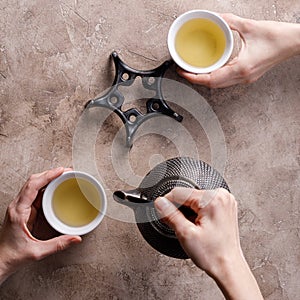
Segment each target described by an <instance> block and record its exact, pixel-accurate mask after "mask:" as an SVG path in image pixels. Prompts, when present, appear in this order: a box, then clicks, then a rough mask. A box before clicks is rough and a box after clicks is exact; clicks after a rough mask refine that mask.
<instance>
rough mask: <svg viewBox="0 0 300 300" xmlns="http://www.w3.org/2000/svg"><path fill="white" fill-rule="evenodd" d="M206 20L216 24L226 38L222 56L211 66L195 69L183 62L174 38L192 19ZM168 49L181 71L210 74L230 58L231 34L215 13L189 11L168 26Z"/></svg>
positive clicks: (225, 23) (223, 21)
mask: <svg viewBox="0 0 300 300" xmlns="http://www.w3.org/2000/svg"><path fill="white" fill-rule="evenodd" d="M199 18H201V19H208V20H210V21H213V22H214V23H216V24H217V25H218V26H219V27H220V28H221V29H222V31H223V32H224V34H225V38H226V46H225V50H224V53H223V55H222V56H221V57H220V59H219V60H218V61H216V62H215V63H214V64H213V65H210V66H208V67H203V68H202V67H195V66H192V65H190V64H188V63H187V62H185V61H184V60H183V59H182V58H181V57H180V56H179V55H178V53H177V51H176V49H175V38H176V35H177V32H178V30H179V28H181V26H182V25H183V24H184V23H186V22H187V21H190V20H192V19H199ZM167 44H168V49H169V52H170V55H171V57H172V58H173V60H174V61H175V63H176V64H177V65H178V66H179V67H181V68H182V69H184V70H186V71H188V72H191V73H196V74H202V73H211V72H213V71H215V70H217V69H219V68H221V67H222V66H223V65H224V64H225V63H226V62H227V61H228V60H229V58H230V56H231V54H232V51H233V34H232V31H231V29H230V27H229V25H228V24H227V22H226V21H225V20H224V19H223V18H222V17H221V16H220V15H218V14H217V13H215V12H212V11H209V10H200V9H195V10H189V11H187V12H185V13H183V14H181V15H180V16H178V17H177V18H176V19H175V20H174V22H173V23H172V25H171V26H170V29H169V32H168V38H167Z"/></svg>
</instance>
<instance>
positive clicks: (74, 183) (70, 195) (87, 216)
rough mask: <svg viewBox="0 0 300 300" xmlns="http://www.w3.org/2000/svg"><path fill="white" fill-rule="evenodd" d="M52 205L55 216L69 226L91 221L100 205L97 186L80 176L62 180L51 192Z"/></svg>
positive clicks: (97, 212) (81, 224)
mask: <svg viewBox="0 0 300 300" xmlns="http://www.w3.org/2000/svg"><path fill="white" fill-rule="evenodd" d="M52 206H53V210H54V213H55V215H56V216H57V218H58V219H59V220H60V221H61V222H63V223H64V224H67V225H69V226H74V227H76V226H83V225H86V224H88V223H90V222H92V221H93V220H94V219H95V218H96V217H97V215H98V214H99V210H100V207H101V199H100V195H99V192H98V190H97V188H96V187H95V186H94V185H93V184H92V183H90V182H88V181H87V180H85V179H82V178H70V179H67V180H65V181H63V182H62V183H61V184H60V185H59V186H58V187H57V188H56V190H55V191H54V193H53V201H52Z"/></svg>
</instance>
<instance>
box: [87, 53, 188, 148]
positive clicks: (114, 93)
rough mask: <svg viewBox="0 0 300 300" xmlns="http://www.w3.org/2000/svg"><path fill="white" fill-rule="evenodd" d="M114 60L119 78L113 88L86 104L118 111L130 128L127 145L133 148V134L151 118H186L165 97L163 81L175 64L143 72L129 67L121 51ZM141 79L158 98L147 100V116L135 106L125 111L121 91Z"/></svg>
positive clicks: (180, 119) (169, 63) (114, 56)
mask: <svg viewBox="0 0 300 300" xmlns="http://www.w3.org/2000/svg"><path fill="white" fill-rule="evenodd" d="M111 55H112V58H113V61H114V64H115V71H116V73H115V78H114V82H113V85H112V87H111V89H110V90H109V91H108V92H107V93H106V94H105V95H104V96H101V97H99V98H96V99H93V100H90V101H89V102H88V103H87V104H86V106H85V107H86V108H87V109H89V108H91V107H105V108H108V109H110V110H112V111H114V112H115V113H116V114H117V115H118V116H119V117H120V118H121V120H122V122H123V123H124V125H125V128H126V144H127V146H131V144H132V139H133V135H134V133H135V132H136V130H137V129H138V127H139V126H140V125H141V124H142V123H143V122H145V121H146V120H147V119H149V118H150V117H155V116H160V115H162V114H163V115H167V116H170V117H172V118H174V119H175V120H176V121H178V122H181V121H182V119H183V117H182V116H181V115H179V114H178V113H176V112H175V111H173V110H172V109H171V108H170V107H169V106H168V104H167V103H166V102H165V100H164V98H163V95H162V88H161V83H162V78H163V76H164V74H165V72H166V70H167V69H168V68H169V66H170V65H171V64H173V61H171V60H168V61H165V62H164V63H163V64H161V65H160V66H159V67H157V68H156V69H153V70H147V71H139V70H136V69H133V68H131V67H129V66H128V65H126V64H125V63H124V62H123V61H122V60H121V59H120V57H119V56H118V54H117V52H113V53H112V54H111ZM138 76H139V77H141V79H142V84H143V87H144V88H145V89H148V90H153V91H155V93H156V94H155V96H154V97H152V98H150V99H147V101H146V103H145V105H146V109H147V113H145V114H143V113H141V112H140V111H139V110H138V109H137V108H135V107H133V108H130V109H128V110H126V111H123V110H122V105H123V103H124V101H125V97H124V95H122V93H121V92H120V90H119V89H118V87H119V86H130V85H132V84H133V82H134V80H135V79H136V77H138Z"/></svg>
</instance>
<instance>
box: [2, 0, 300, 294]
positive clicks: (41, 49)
mask: <svg viewBox="0 0 300 300" xmlns="http://www.w3.org/2000/svg"><path fill="white" fill-rule="evenodd" d="M195 8H202V9H209V10H213V11H217V12H233V13H236V14H238V15H241V16H243V17H250V18H256V19H269V20H278V21H288V22H299V20H300V3H299V1H298V0H286V1H276V0H266V1H264V2H263V3H261V1H257V0H256V1H245V0H243V1H228V0H224V1H219V0H213V1H191V0H188V1H180V0H174V1H167V0H163V1H138V0H132V1H115V0H112V1H108V0H104V1H91V0H87V1H81V0H66V1H57V0H55V1H46V0H42V1H34V0H30V1H15V0H11V1H7V0H3V1H2V2H1V4H0V11H1V18H0V28H1V31H0V101H1V106H0V143H1V151H0V161H1V178H2V180H1V183H0V195H1V197H0V200H1V201H0V207H1V210H0V212H1V213H0V214H1V215H0V222H1V224H2V223H3V220H4V215H5V210H6V207H7V205H8V204H9V203H10V201H11V200H12V199H13V198H14V197H15V195H16V194H17V193H18V191H19V189H20V188H21V186H22V185H23V184H24V182H25V180H26V178H27V177H28V176H29V175H30V174H32V173H37V172H40V171H42V170H45V169H49V168H51V167H54V166H60V165H63V166H72V165H74V163H75V164H77V165H78V166H82V167H83V166H85V167H87V168H88V167H89V163H90V161H88V162H87V161H86V158H87V157H88V156H87V157H86V156H82V157H81V158H80V157H79V158H78V157H77V158H76V161H75V162H74V157H72V154H73V155H74V153H72V150H74V147H75V148H76V145H77V144H76V145H74V142H73V137H74V134H75V133H76V130H78V126H79V125H78V124H79V120H80V117H81V116H82V112H83V110H84V105H85V103H86V102H87V101H88V100H89V99H92V98H94V97H95V96H96V95H98V94H99V93H102V92H103V91H104V90H106V89H107V88H109V87H110V85H111V83H112V80H113V75H114V68H113V64H112V61H111V60H110V59H109V55H110V53H111V52H112V51H113V50H116V51H118V53H119V54H120V56H121V58H122V59H124V60H125V61H126V62H127V63H128V64H129V65H130V66H132V67H135V68H138V69H151V68H154V67H156V66H158V65H160V64H161V63H162V62H163V61H164V60H166V59H168V58H169V54H168V50H167V47H166V37H167V32H168V28H169V26H170V24H171V23H172V21H173V20H174V18H175V17H176V16H178V15H179V14H181V13H183V12H185V11H186V10H190V9H195ZM283 42H284V41H283ZM299 69H300V60H299V58H294V59H291V60H289V61H287V62H285V63H282V64H281V65H279V66H277V67H275V68H274V69H272V70H271V71H270V72H268V73H267V74H266V75H264V76H263V77H262V78H261V79H260V80H258V81H257V82H256V83H253V84H251V85H246V86H235V87H231V88H226V89H219V90H210V89H207V88H204V87H195V86H191V85H190V84H187V83H186V82H185V81H184V80H182V79H180V78H179V77H178V76H177V75H176V73H175V70H174V68H171V69H170V70H169V71H168V72H167V74H166V76H167V77H168V78H170V79H173V80H176V81H178V82H181V83H182V84H184V86H186V87H188V88H189V89H191V88H194V89H195V91H197V92H198V93H199V94H200V95H202V97H204V99H205V100H206V102H207V103H208V104H209V107H211V108H212V111H211V112H210V113H212V112H214V113H215V115H216V117H217V120H218V122H219V123H218V122H217V123H214V124H220V126H221V128H222V132H223V133H224V137H225V144H222V143H223V142H224V141H222V139H221V140H220V145H219V146H220V149H221V148H222V147H223V146H224V145H225V146H226V151H225V154H226V156H222V157H221V159H220V160H221V162H222V161H223V162H224V163H225V172H224V176H225V178H226V180H227V182H228V184H229V186H230V187H231V190H232V192H233V193H234V195H235V196H236V198H237V199H238V202H239V222H240V231H241V240H242V246H243V249H244V252H245V255H246V258H247V260H248V262H249V264H250V266H251V269H252V270H253V272H254V274H255V276H256V278H257V280H258V283H259V285H260V286H261V289H262V292H263V295H264V297H265V299H268V300H271V299H274V300H278V299H297V298H298V297H299V295H300V287H299V284H298V280H299V278H300V271H299V267H300V257H299V251H300V236H299V228H300V221H299V220H300V218H299V199H300V192H299V191H300V189H299V187H300V177H299V164H300V144H299V136H300V126H299V114H300V104H299V98H300V97H299V96H300V89H299V86H300V73H299ZM137 90H138V88H137ZM200 95H199V97H200ZM185 101H186V102H187V103H188V101H189V99H185ZM179 104H180V103H179ZM179 104H178V103H176V104H174V103H173V106H172V107H174V108H176V109H178V111H179V112H180V113H182V114H183V115H184V117H185V119H184V121H183V123H182V126H183V128H185V129H186V130H187V131H188V132H189V134H190V137H192V139H193V140H194V142H195V147H196V148H197V149H198V150H199V157H200V158H201V159H203V160H205V161H207V162H210V163H212V164H215V163H216V164H218V163H219V162H218V161H215V160H214V156H213V151H211V148H210V147H211V146H212V145H213V147H214V151H216V153H217V154H218V153H219V152H218V151H219V150H220V149H218V145H217V144H211V143H214V142H215V141H211V140H210V138H209V136H207V131H206V130H205V129H203V128H205V126H206V124H207V123H202V124H199V123H198V122H197V120H195V118H193V116H192V115H191V111H189V110H188V111H187V110H186V109H184V108H183V107H184V105H183V107H182V105H179ZM182 104H183V103H182ZM161 120H163V119H161ZM206 121H207V120H206ZM164 122H165V123H164ZM164 122H163V121H160V119H158V118H157V119H155V122H153V125H152V127H151V126H150V125H149V128H150V129H151V130H152V129H153V128H155V124H156V125H157V124H159V126H158V127H157V128H158V129H164V130H165V131H164V135H159V134H158V133H157V132H156V131H153V132H152V133H151V130H150V133H149V134H145V135H141V136H139V137H137V139H136V141H135V142H134V145H133V148H132V149H131V151H130V153H128V149H125V148H124V147H123V148H122V141H123V140H122V139H123V138H124V136H123V135H122V133H123V132H122V131H121V132H120V134H119V135H118V133H119V130H120V128H121V125H122V123H121V122H120V120H119V119H118V118H117V117H116V116H115V115H111V116H109V117H108V119H107V120H106V121H105V122H104V123H103V124H100V125H101V126H100V127H101V128H100V130H99V132H98V133H97V134H96V136H95V143H94V146H95V148H92V149H91V150H95V157H94V158H93V157H92V158H93V163H95V165H96V168H97V170H98V172H99V174H100V175H101V180H102V181H103V182H104V184H105V187H106V191H107V196H108V200H109V211H108V216H107V217H106V218H105V219H104V221H103V223H102V224H101V225H100V226H99V227H98V228H97V229H96V230H95V231H94V232H92V233H91V234H88V235H87V236H85V237H84V238H83V243H82V244H80V245H77V246H76V247H73V248H70V249H68V250H67V251H65V252H63V253H59V254H57V255H53V256H51V257H49V258H46V259H44V260H43V261H40V262H38V263H34V264H32V265H30V266H28V267H26V268H24V269H22V270H20V271H19V272H18V273H16V274H14V275H13V276H12V277H11V278H9V279H8V280H7V281H6V282H5V283H4V284H3V286H2V287H1V289H0V298H1V299H28V300H29V299H45V300H48V299H72V300H73V299H222V295H221V293H220V292H219V290H218V288H217V286H216V285H215V283H214V282H213V281H212V280H211V279H210V278H209V277H208V276H206V275H205V274H204V273H203V272H202V271H200V270H199V269H197V268H196V267H195V266H194V265H193V263H192V262H191V261H190V260H176V259H173V258H169V257H166V256H164V255H162V254H160V253H158V252H156V251H155V250H153V249H152V248H151V247H150V246H149V245H148V244H147V243H146V242H145V241H144V240H143V238H142V236H141V234H140V233H139V231H138V229H137V226H136V224H134V223H132V221H133V220H134V219H133V214H132V212H131V211H130V210H129V209H126V208H123V207H120V206H117V205H116V204H115V203H113V201H112V199H111V193H112V191H114V190H115V189H119V188H126V187H132V186H133V184H132V183H136V184H137V183H138V181H139V180H140V179H141V178H142V177H143V176H144V175H145V174H146V173H147V172H148V171H149V170H150V168H152V167H153V166H154V165H156V164H157V163H159V162H160V161H162V160H164V159H166V158H170V157H174V156H176V155H179V154H182V153H181V150H180V149H182V148H180V147H183V148H184V143H182V140H181V139H180V135H178V136H177V138H176V132H177V131H176V130H177V128H178V130H180V128H182V127H180V126H179V125H178V124H176V125H175V124H174V122H173V123H171V122H170V120H167V119H165V121H164ZM160 124H163V127H162V126H161V125H160ZM98 125H99V124H98ZM146 128H147V126H146ZM209 128H211V127H209ZM153 130H154V129H153ZM168 133H169V134H170V136H169V135H168ZM81 137H82V140H83V141H85V140H84V138H86V143H88V142H89V141H88V139H89V135H87V136H85V134H83V135H82V136H81ZM116 137H117V138H116ZM217 142H218V141H217ZM114 143H115V144H114ZM114 145H117V148H118V147H119V150H120V151H121V152H119V153H122V155H123V156H124V157H121V158H120V157H117V158H118V159H120V160H116V161H114V159H116V157H115V152H114V150H113V148H114ZM178 149H179V150H178ZM188 150H189V149H185V150H184V151H188ZM122 151H123V152H122ZM73 152H74V151H73ZM92 153H94V152H93V151H92ZM184 153H185V152H184ZM222 153H223V155H224V152H222ZM88 154H89V153H88ZM122 155H121V156H122ZM122 159H123V160H122ZM124 161H125V162H126V161H128V162H129V166H130V168H131V170H128V172H126V171H127V170H126V169H125V170H124V168H123V167H122V166H123V165H122V162H124ZM116 162H117V163H116ZM118 163H119V164H118ZM221 171H222V170H221ZM126 173H127V175H126ZM99 174H95V175H99ZM132 174H133V175H132Z"/></svg>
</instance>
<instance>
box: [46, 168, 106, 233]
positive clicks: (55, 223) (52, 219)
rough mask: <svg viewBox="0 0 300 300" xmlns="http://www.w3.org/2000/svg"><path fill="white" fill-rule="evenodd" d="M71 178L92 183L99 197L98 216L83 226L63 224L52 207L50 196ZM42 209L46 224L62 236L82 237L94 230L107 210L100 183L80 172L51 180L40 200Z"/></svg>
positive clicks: (62, 175)
mask: <svg viewBox="0 0 300 300" xmlns="http://www.w3.org/2000/svg"><path fill="white" fill-rule="evenodd" d="M71 178H81V179H85V180H87V181H88V182H89V183H92V184H93V185H94V186H95V188H96V189H97V190H98V192H99V194H100V197H101V200H102V201H101V209H100V210H99V213H98V215H97V216H96V218H95V219H93V220H92V221H91V222H90V223H88V224H85V225H83V226H70V225H67V224H65V223H63V222H62V221H61V220H60V219H59V218H58V217H57V216H56V215H55V213H54V210H53V207H52V196H53V193H54V191H55V189H56V188H57V187H58V185H60V184H61V183H62V182H64V181H66V180H68V179H71ZM42 209H43V212H44V215H45V218H46V220H47V222H48V223H49V224H50V225H51V227H53V228H54V229H55V230H56V231H58V232H60V233H62V234H68V235H84V234H86V233H88V232H91V231H92V230H94V229H95V228H96V227H97V226H98V225H99V224H100V223H101V221H102V219H103V218H104V216H105V214H106V209H107V198H106V194H105V191H104V188H103V186H102V185H101V184H100V182H99V181H98V180H97V179H96V178H95V177H93V176H92V175H90V174H88V173H85V172H81V171H67V172H64V173H63V174H61V175H60V176H59V177H57V178H55V179H54V180H52V181H51V182H50V183H49V184H48V185H47V187H46V189H45V191H44V194H43V199H42Z"/></svg>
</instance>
